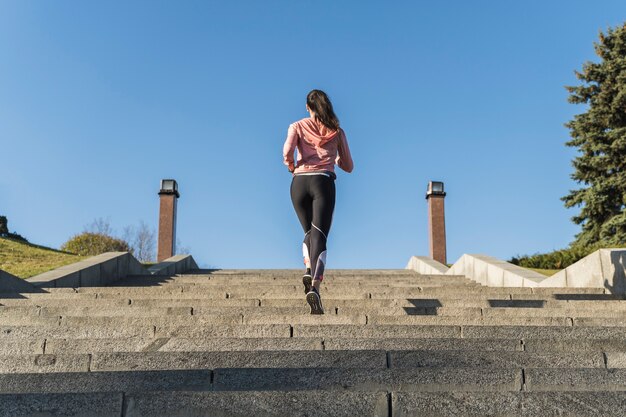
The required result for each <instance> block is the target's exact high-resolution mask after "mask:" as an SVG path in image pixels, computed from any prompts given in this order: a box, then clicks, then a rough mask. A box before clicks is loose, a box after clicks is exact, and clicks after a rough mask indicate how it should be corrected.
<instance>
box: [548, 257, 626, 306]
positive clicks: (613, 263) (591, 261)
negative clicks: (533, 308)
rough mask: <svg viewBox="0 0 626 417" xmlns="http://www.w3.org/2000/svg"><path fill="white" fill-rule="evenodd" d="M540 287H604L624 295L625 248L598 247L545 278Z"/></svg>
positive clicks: (625, 274)
mask: <svg viewBox="0 0 626 417" xmlns="http://www.w3.org/2000/svg"><path fill="white" fill-rule="evenodd" d="M541 286H542V287H574V288H577V287H593V288H606V289H607V292H610V293H612V294H625V295H626V250H625V249H600V250H597V251H595V252H594V253H592V254H590V255H589V256H586V257H584V258H583V259H581V260H580V261H578V262H576V263H575V264H573V265H570V266H568V267H567V268H565V269H564V270H562V271H561V272H558V273H556V274H554V275H553V276H551V277H548V278H546V279H545V280H544V281H543V282H542V283H541Z"/></svg>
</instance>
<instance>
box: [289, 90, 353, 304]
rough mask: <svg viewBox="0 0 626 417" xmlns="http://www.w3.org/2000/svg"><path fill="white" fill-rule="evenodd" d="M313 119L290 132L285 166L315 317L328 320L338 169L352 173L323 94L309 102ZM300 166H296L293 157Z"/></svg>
mask: <svg viewBox="0 0 626 417" xmlns="http://www.w3.org/2000/svg"><path fill="white" fill-rule="evenodd" d="M306 110H307V111H308V112H309V114H310V116H311V117H308V118H305V119H302V120H300V121H297V122H295V123H293V124H291V125H290V126H289V130H288V132H287V140H286V141H285V145H284V146H283V160H284V163H285V165H287V167H288V168H289V172H291V173H292V174H293V180H292V182H291V201H292V202H293V207H294V209H295V210H296V214H297V215H298V219H299V220H300V223H301V224H302V229H304V243H303V244H302V254H303V256H304V265H305V268H306V272H305V273H304V276H303V277H302V282H303V283H304V292H305V293H306V301H307V302H308V303H309V306H311V314H324V308H323V307H322V300H321V298H320V284H321V283H322V280H323V279H324V268H325V267H326V240H327V239H328V232H329V231H330V225H331V223H332V220H333V210H334V208H335V179H336V178H337V176H336V175H335V164H337V165H338V166H339V167H340V168H341V169H343V170H344V171H346V172H352V168H353V163H352V157H351V156H350V148H349V147H348V140H347V139H346V134H345V133H344V131H343V129H341V128H340V127H339V119H338V118H337V116H336V115H335V112H334V111H333V105H332V103H331V102H330V99H329V98H328V96H327V95H326V93H324V92H323V91H321V90H313V91H311V92H310V93H309V94H308V95H307V97H306ZM296 148H297V149H298V160H297V163H294V157H293V156H294V151H295V149H296Z"/></svg>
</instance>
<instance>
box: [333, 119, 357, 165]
mask: <svg viewBox="0 0 626 417" xmlns="http://www.w3.org/2000/svg"><path fill="white" fill-rule="evenodd" d="M337 151H338V152H337V159H336V160H335V163H336V164H337V165H338V166H339V168H341V169H343V170H344V171H346V172H352V170H353V169H354V162H352V155H350V147H349V146H348V139H347V138H346V133H345V132H344V131H343V129H341V135H340V136H339V145H338V147H337Z"/></svg>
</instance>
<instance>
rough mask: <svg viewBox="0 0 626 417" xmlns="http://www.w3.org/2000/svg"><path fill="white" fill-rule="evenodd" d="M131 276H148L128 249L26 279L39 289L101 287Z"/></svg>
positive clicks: (94, 257)
mask: <svg viewBox="0 0 626 417" xmlns="http://www.w3.org/2000/svg"><path fill="white" fill-rule="evenodd" d="M131 275H149V272H148V271H147V270H146V269H145V268H144V267H143V265H142V264H141V263H140V262H139V261H138V260H137V259H135V258H134V257H133V256H132V255H131V254H130V253H128V252H107V253H103V254H101V255H98V256H93V257H91V258H89V259H85V260H83V261H80V262H76V263H74V264H71V265H66V266H63V267H61V268H57V269H54V270H52V271H48V272H44V273H43V274H39V275H37V276H34V277H32V278H28V279H27V280H26V281H28V282H29V283H30V284H32V285H34V286H36V287H40V288H62V287H70V288H76V287H104V286H107V285H109V284H111V283H113V282H115V281H117V280H119V279H122V278H126V277H127V276H131Z"/></svg>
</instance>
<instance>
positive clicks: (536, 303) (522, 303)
mask: <svg viewBox="0 0 626 417" xmlns="http://www.w3.org/2000/svg"><path fill="white" fill-rule="evenodd" d="M488 301H489V306H490V307H504V308H506V307H509V308H543V307H545V306H546V300H488Z"/></svg>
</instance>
